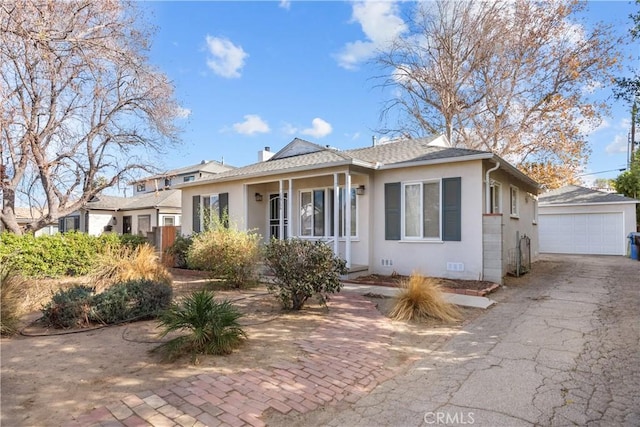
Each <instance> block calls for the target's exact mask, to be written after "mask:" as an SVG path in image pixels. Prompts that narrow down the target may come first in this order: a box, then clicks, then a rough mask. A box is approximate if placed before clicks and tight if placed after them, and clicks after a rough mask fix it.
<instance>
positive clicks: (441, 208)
mask: <svg viewBox="0 0 640 427" xmlns="http://www.w3.org/2000/svg"><path fill="white" fill-rule="evenodd" d="M384 210H385V217H384V233H385V240H402V239H406V240H439V239H441V240H443V241H457V242H459V241H461V240H462V179H461V178H460V177H454V178H442V180H440V181H424V182H408V183H401V182H388V183H385V185H384Z"/></svg>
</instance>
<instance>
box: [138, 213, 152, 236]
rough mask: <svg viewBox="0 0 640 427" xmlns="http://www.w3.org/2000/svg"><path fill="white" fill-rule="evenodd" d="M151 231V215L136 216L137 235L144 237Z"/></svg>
mask: <svg viewBox="0 0 640 427" xmlns="http://www.w3.org/2000/svg"><path fill="white" fill-rule="evenodd" d="M149 231H151V215H138V234H141V235H143V236H146V235H147V233H148V232H149Z"/></svg>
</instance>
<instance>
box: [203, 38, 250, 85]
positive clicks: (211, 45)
mask: <svg viewBox="0 0 640 427" xmlns="http://www.w3.org/2000/svg"><path fill="white" fill-rule="evenodd" d="M206 40H207V50H208V51H209V53H210V54H211V57H209V58H208V59H207V66H208V67H209V68H211V69H212V70H213V72H214V73H216V74H217V75H219V76H222V77H226V78H238V77H240V71H241V70H242V67H244V62H245V59H246V58H247V57H248V56H249V54H248V53H246V52H245V51H244V50H243V49H242V46H236V45H234V44H233V43H232V42H231V41H230V40H228V39H225V38H222V37H211V36H209V35H207V38H206Z"/></svg>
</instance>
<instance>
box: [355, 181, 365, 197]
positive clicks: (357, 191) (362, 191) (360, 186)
mask: <svg viewBox="0 0 640 427" xmlns="http://www.w3.org/2000/svg"><path fill="white" fill-rule="evenodd" d="M356 194H357V195H358V196H362V195H363V194H364V184H361V185H359V186H358V188H356Z"/></svg>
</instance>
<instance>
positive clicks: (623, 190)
mask: <svg viewBox="0 0 640 427" xmlns="http://www.w3.org/2000/svg"><path fill="white" fill-rule="evenodd" d="M614 187H615V189H616V191H617V192H618V193H620V194H624V195H625V196H627V197H632V198H634V199H640V152H636V153H635V154H634V155H633V158H632V159H631V167H630V168H629V169H628V170H626V171H624V172H622V173H621V174H620V175H618V177H617V178H616V180H615V182H614ZM636 225H637V227H638V228H640V203H639V204H637V205H636Z"/></svg>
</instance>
